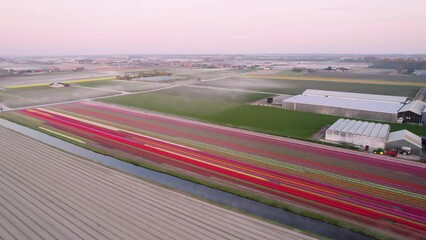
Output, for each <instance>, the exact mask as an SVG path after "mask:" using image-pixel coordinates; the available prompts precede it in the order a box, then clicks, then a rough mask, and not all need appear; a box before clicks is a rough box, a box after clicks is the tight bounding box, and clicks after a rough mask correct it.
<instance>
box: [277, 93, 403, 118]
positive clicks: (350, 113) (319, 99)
mask: <svg viewBox="0 0 426 240" xmlns="http://www.w3.org/2000/svg"><path fill="white" fill-rule="evenodd" d="M406 101H407V98H406V97H399V96H387V95H375V94H363V93H351V92H336V91H322V90H312V89H307V90H306V91H304V92H303V93H302V94H301V95H297V96H293V97H291V98H287V99H285V100H283V105H282V106H283V108H285V109H290V110H295V111H302V112H316V113H322V114H327V115H337V116H343V117H354V118H364V119H372V120H380V121H387V122H396V120H397V114H398V110H400V109H401V108H402V107H403V106H404V104H405V102H406Z"/></svg>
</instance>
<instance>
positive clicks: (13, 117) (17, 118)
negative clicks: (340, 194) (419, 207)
mask: <svg viewBox="0 0 426 240" xmlns="http://www.w3.org/2000/svg"><path fill="white" fill-rule="evenodd" d="M0 118H4V119H6V120H8V121H11V122H14V123H17V124H20V125H23V126H25V127H28V128H31V129H34V130H36V131H40V132H43V133H45V134H47V135H50V136H52V137H55V138H58V139H61V140H63V141H65V142H69V143H71V144H74V145H76V146H79V147H82V148H85V149H87V150H90V151H93V152H96V153H99V154H102V155H105V156H110V157H114V158H117V159H119V160H122V161H125V162H128V163H130V164H133V165H135V166H139V167H143V168H146V169H149V170H153V171H156V172H160V173H164V174H168V175H171V176H174V177H177V178H180V179H184V180H187V181H190V182H193V183H197V184H201V185H204V186H207V187H210V188H213V189H216V190H220V191H223V192H227V193H231V194H234V195H237V196H240V197H243V198H247V199H250V200H254V201H257V202H260V203H264V204H267V205H269V206H272V207H276V208H280V209H283V210H286V211H289V212H292V213H295V214H298V215H301V216H304V217H308V218H311V219H315V220H319V221H322V222H326V223H329V224H332V225H335V226H338V227H342V228H345V229H348V230H350V231H353V232H356V233H360V234H363V235H366V236H369V237H373V238H375V239H386V240H387V239H392V238H391V237H389V236H387V235H384V234H382V233H378V232H375V231H373V230H370V229H367V228H365V227H362V226H360V225H357V224H354V223H350V222H346V221H342V220H339V219H336V218H333V217H330V216H327V215H322V214H320V213H317V212H313V211H309V210H308V209H305V208H302V207H296V206H294V205H291V204H287V203H283V202H280V201H277V200H273V199H270V198H267V197H264V196H261V195H256V194H253V193H250V192H245V191H242V190H239V189H236V188H233V187H230V186H226V185H222V184H217V183H214V182H210V181H208V180H206V179H203V178H200V177H195V176H190V175H185V174H182V173H180V172H177V171H174V170H170V169H165V168H161V167H158V166H156V165H153V164H149V163H146V162H141V161H136V160H134V159H130V158H125V157H122V156H120V155H118V154H114V153H111V152H108V151H105V150H102V149H99V148H97V147H93V146H90V145H87V144H83V143H81V142H77V141H73V140H72V139H69V138H66V137H63V136H60V135H56V134H54V133H52V132H49V131H45V130H43V129H40V128H39V127H40V126H42V124H40V123H38V124H34V122H32V121H30V120H29V119H27V118H26V117H21V115H19V114H17V113H2V114H0ZM156 184H157V183H156ZM160 185H161V184H160ZM165 187H167V186H165ZM168 188H169V187H168ZM215 204H216V205H217V203H215ZM219 205H220V204H219ZM220 206H221V205H220ZM227 208H230V209H232V210H236V209H234V208H232V207H227ZM237 211H239V212H241V211H240V210H237ZM244 213H245V214H249V215H252V214H250V213H247V212H244ZM257 218H260V217H258V216H257ZM260 219H263V218H260ZM308 235H309V234H308Z"/></svg>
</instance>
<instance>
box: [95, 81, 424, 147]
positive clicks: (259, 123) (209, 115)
mask: <svg viewBox="0 0 426 240" xmlns="http://www.w3.org/2000/svg"><path fill="white" fill-rule="evenodd" d="M186 90H188V91H186ZM205 91H207V90H205V89H196V88H176V89H169V90H164V91H160V92H156V93H142V94H135V95H128V96H119V97H113V98H106V99H102V100H101V101H102V102H105V103H112V104H118V105H123V106H129V107H135V108H140V109H146V110H149V111H155V112H160V113H165V114H172V115H177V116H182V117H185V118H191V119H196V120H201V121H204V122H210V123H216V124H221V125H226V126H233V127H239V128H244V129H249V130H254V131H258V132H264V133H269V134H274V135H279V136H287V137H294V138H302V139H306V138H308V137H309V136H311V135H312V134H314V133H315V132H317V131H318V130H319V129H321V128H322V127H323V126H325V125H330V124H333V123H334V122H335V121H336V120H337V119H339V118H340V117H338V116H329V115H323V114H316V113H307V112H296V111H291V110H284V109H280V108H269V107H263V106H253V105H247V104H244V103H246V102H249V101H253V100H256V99H259V98H262V97H265V96H267V95H265V96H262V94H251V93H250V94H241V93H240V95H239V97H238V98H233V99H232V101H231V100H229V99H227V98H226V97H224V96H220V95H217V94H220V91H219V90H217V91H216V92H215V93H212V92H211V90H208V91H209V93H210V95H207V94H206V92H205ZM219 96H220V100H219ZM226 96H228V97H229V94H227V95H226ZM390 125H391V131H397V130H400V129H407V130H409V131H411V132H413V133H415V134H418V135H422V136H426V128H424V127H419V126H407V125H401V124H396V123H392V124H390Z"/></svg>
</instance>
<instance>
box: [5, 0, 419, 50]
mask: <svg viewBox="0 0 426 240" xmlns="http://www.w3.org/2000/svg"><path fill="white" fill-rule="evenodd" d="M0 9H2V10H1V14H0V55H65V54H67V55H68V54H70V55H71V54H72V55H78V54H197V53H200V54H215V53H217V54H226V53H235V54H240V53H241V54H273V53H277V54H278V53H280V54H284V53H359V54H368V53H375V54H379V53H383V54H391V53H410V54H415V53H418V54H425V53H426V31H425V29H426V27H425V24H426V1H425V0H298V1H296V0H292V1H290V0H263V1H262V0H204V1H202V0H198V1H197V0H178V1H173V0H157V1H144V0H121V1H118V0H104V1H100V0H85V1H83V0H72V1H65V0H37V1H33V0H1V2H0Z"/></svg>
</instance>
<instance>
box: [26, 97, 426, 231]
mask: <svg viewBox="0 0 426 240" xmlns="http://www.w3.org/2000/svg"><path fill="white" fill-rule="evenodd" d="M19 115H20V117H21V118H25V119H31V120H35V119H37V121H38V122H39V123H40V125H42V128H44V129H47V130H48V131H50V132H51V133H52V134H55V133H56V134H58V135H59V134H60V135H61V136H62V138H69V139H74V140H77V141H79V142H80V143H81V144H84V145H88V146H90V147H91V148H102V149H103V151H106V152H107V153H111V154H112V153H114V156H116V155H122V156H123V157H125V158H126V159H132V160H134V161H140V162H144V163H145V164H151V165H154V166H157V167H158V166H159V167H161V168H165V169H172V170H173V171H175V172H178V173H180V174H181V175H190V176H196V177H197V178H199V179H202V180H203V181H207V182H214V183H217V184H219V185H226V186H228V187H230V188H232V189H238V190H239V191H243V192H247V193H248V194H251V195H257V196H262V197H264V198H267V199H271V200H273V201H277V202H281V203H285V204H289V205H292V206H297V207H300V208H301V209H308V210H309V211H312V212H315V213H316V214H320V215H323V216H326V217H327V218H330V219H337V220H339V221H344V222H347V223H350V224H353V225H354V226H358V227H360V226H361V227H363V228H366V229H369V230H372V231H375V232H379V233H382V234H385V235H387V234H388V235H390V236H397V237H409V238H415V239H420V238H424V236H426V165H424V164H423V165H422V164H421V163H414V162H406V161H401V160H396V159H392V158H389V157H382V156H374V155H369V154H364V153H360V152H355V151H351V150H346V149H337V148H334V147H329V146H323V145H319V144H313V143H308V142H301V141H295V140H291V139H286V138H281V137H275V136H270V135H266V134H260V133H254V132H249V131H243V130H238V129H232V128H228V127H220V126H215V125H211V124H205V123H199V122H195V121H190V120H185V119H181V118H176V117H170V116H164V115H157V114H153V113H146V112H143V111H137V110H131V109H127V108H124V107H118V106H114V105H108V104H104V103H96V102H77V103H72V104H64V105H58V106H55V107H48V108H33V109H26V110H20V111H19Z"/></svg>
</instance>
